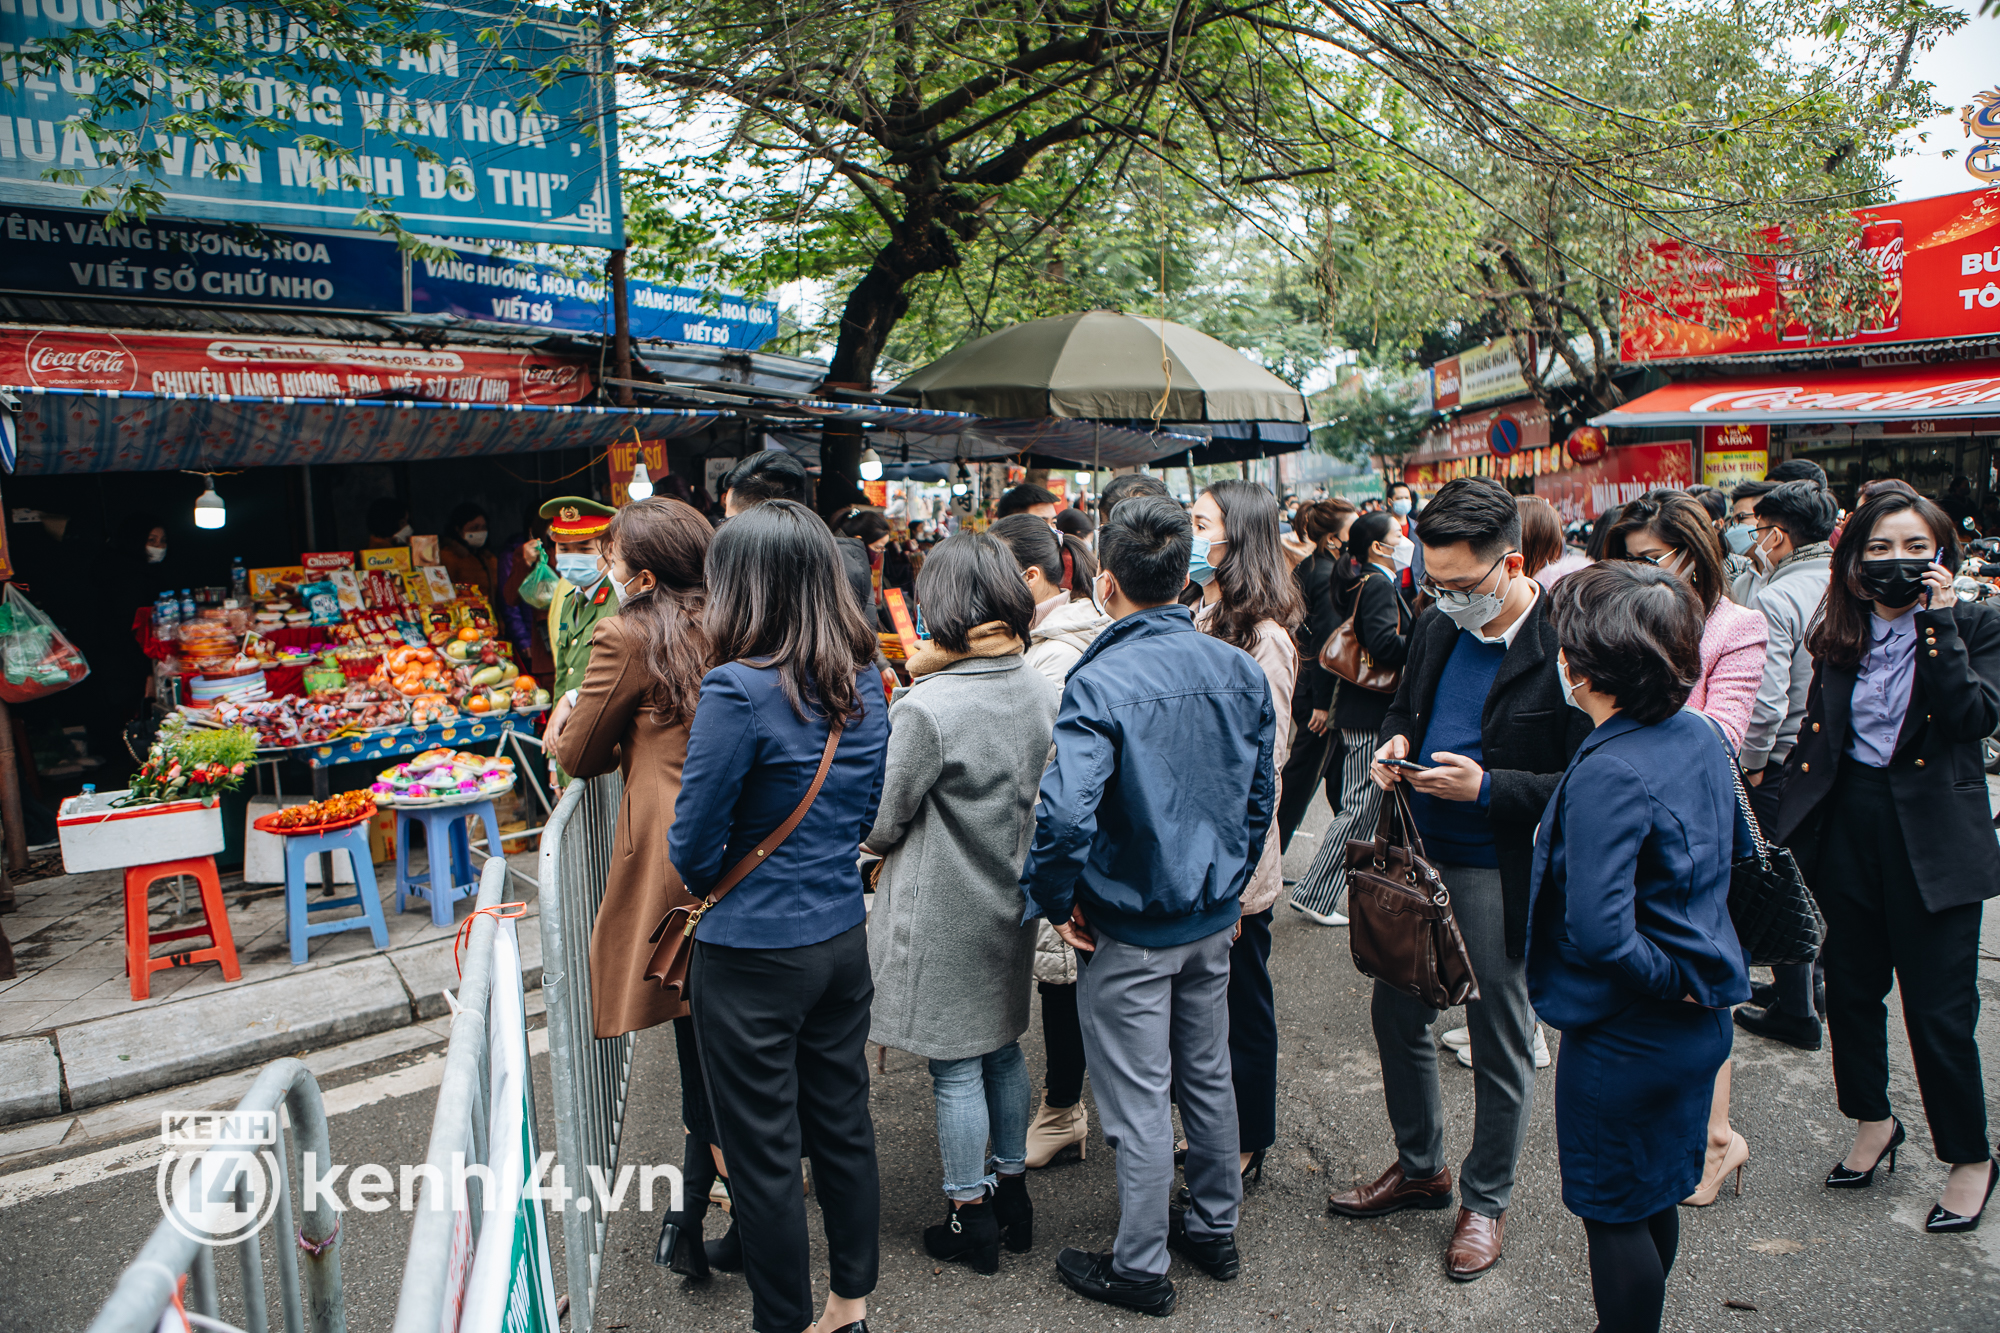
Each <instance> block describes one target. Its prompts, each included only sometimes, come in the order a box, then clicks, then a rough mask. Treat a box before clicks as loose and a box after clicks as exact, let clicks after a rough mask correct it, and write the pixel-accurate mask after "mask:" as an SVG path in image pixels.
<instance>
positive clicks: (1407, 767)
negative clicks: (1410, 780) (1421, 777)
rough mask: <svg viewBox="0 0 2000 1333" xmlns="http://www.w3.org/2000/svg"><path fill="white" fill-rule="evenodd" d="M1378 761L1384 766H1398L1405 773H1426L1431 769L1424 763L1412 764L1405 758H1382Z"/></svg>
mask: <svg viewBox="0 0 2000 1333" xmlns="http://www.w3.org/2000/svg"><path fill="white" fill-rule="evenodd" d="M1380 762H1381V763H1382V764H1383V766H1384V767H1387V768H1400V769H1402V770H1403V771H1404V772H1405V773H1428V772H1430V771H1431V770H1430V768H1428V767H1426V766H1425V765H1423V764H1413V763H1411V762H1410V761H1409V760H1407V759H1384V760H1381V761H1380Z"/></svg>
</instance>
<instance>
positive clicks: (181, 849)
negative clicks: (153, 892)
mask: <svg viewBox="0 0 2000 1333" xmlns="http://www.w3.org/2000/svg"><path fill="white" fill-rule="evenodd" d="M124 795H126V793H125V792H122V791H109V792H99V793H97V800H96V806H95V808H94V809H91V810H86V811H79V810H77V808H76V807H77V805H78V803H79V802H80V801H82V799H83V798H82V797H80V796H73V797H71V798H70V799H69V800H67V801H64V802H63V803H62V809H60V810H59V811H57V812H56V836H57V837H59V838H60V839H61V840H62V854H63V869H65V870H67V871H68V872H69V873H70V874H72V875H76V874H81V873H82V872H84V871H86V870H118V869H122V868H124V867H126V866H142V865H151V864H153V863H154V862H157V861H179V860H183V859H185V858H187V857H193V856H213V855H215V854H216V853H217V852H219V851H221V850H222V808H221V807H220V806H211V805H203V804H202V803H201V802H200V801H167V802H164V803H161V804H158V805H132V806H126V807H125V808H123V809H112V808H111V802H113V801H115V800H117V799H118V798H119V797H121V796H124Z"/></svg>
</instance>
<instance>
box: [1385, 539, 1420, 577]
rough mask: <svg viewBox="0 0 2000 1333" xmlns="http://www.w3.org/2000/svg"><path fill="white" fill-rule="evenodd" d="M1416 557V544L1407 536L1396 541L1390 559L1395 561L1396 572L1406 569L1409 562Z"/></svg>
mask: <svg viewBox="0 0 2000 1333" xmlns="http://www.w3.org/2000/svg"><path fill="white" fill-rule="evenodd" d="M1416 558H1417V544H1416V543H1415V542H1413V541H1411V540H1410V539H1409V538H1408V537H1404V538H1401V539H1400V540H1398V541H1397V543H1396V551H1395V554H1394V555H1393V556H1392V557H1391V559H1393V560H1394V561H1395V562H1396V572H1397V573H1401V572H1402V571H1403V570H1406V569H1408V568H1409V567H1410V562H1411V561H1412V560H1414V559H1416Z"/></svg>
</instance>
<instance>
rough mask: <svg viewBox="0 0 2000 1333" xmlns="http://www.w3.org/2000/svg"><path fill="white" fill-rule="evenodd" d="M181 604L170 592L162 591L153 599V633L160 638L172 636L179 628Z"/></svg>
mask: <svg viewBox="0 0 2000 1333" xmlns="http://www.w3.org/2000/svg"><path fill="white" fill-rule="evenodd" d="M180 623H181V604H180V603H179V602H178V601H176V600H175V599H174V595H173V594H172V593H171V592H163V593H161V594H160V595H159V596H158V597H157V598H155V599H154V601H153V633H154V634H155V635H157V636H158V637H160V638H162V639H171V638H173V637H174V631H175V630H177V629H179V628H180Z"/></svg>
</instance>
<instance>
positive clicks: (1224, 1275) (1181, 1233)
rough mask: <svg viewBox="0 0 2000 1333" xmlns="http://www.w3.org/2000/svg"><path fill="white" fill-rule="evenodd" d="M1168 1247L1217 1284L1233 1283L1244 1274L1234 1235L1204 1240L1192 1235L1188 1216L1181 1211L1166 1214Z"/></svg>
mask: <svg viewBox="0 0 2000 1333" xmlns="http://www.w3.org/2000/svg"><path fill="white" fill-rule="evenodd" d="M1167 1248H1168V1249H1170V1250H1172V1251H1173V1252H1174V1253H1175V1254H1178V1255H1179V1256H1180V1257H1181V1258H1183V1259H1185V1260H1187V1261H1188V1262H1189V1263H1191V1264H1193V1265H1194V1266H1195V1267H1196V1268H1199V1269H1200V1270H1201V1271H1202V1272H1204V1273H1206V1274H1208V1275H1209V1276H1210V1277H1212V1278H1214V1279H1215V1280H1216V1281H1217V1282H1234V1281H1235V1280H1236V1275H1237V1274H1238V1273H1240V1272H1242V1271H1243V1261H1242V1260H1241V1259H1240V1258H1239V1257H1238V1256H1237V1253H1236V1236H1235V1234H1234V1233H1231V1234H1230V1235H1227V1236H1210V1237H1207V1238H1205V1239H1197V1238H1195V1237H1193V1236H1190V1235H1188V1229H1187V1214H1186V1213H1184V1212H1181V1211H1180V1210H1179V1209H1175V1210H1174V1211H1172V1212H1170V1213H1168V1214H1167Z"/></svg>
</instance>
